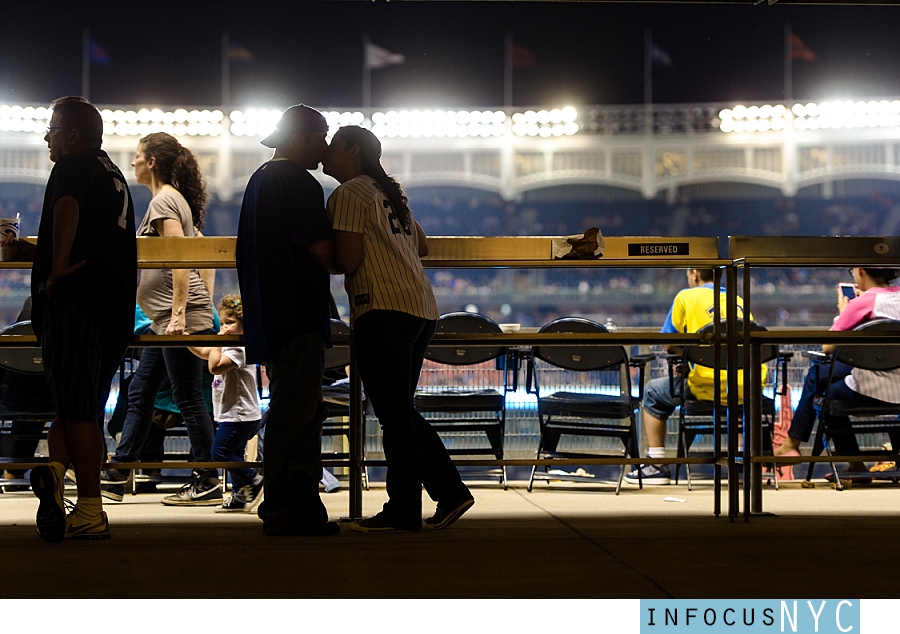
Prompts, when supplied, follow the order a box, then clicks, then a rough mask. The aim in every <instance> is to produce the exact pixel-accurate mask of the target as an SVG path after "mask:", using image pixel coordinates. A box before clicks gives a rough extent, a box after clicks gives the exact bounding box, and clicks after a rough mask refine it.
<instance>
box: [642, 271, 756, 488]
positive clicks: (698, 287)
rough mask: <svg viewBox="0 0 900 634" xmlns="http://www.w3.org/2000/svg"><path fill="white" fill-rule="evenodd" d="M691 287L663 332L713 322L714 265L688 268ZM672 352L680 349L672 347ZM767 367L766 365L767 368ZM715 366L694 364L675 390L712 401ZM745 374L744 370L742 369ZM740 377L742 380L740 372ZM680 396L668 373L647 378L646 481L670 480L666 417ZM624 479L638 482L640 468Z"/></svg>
mask: <svg viewBox="0 0 900 634" xmlns="http://www.w3.org/2000/svg"><path fill="white" fill-rule="evenodd" d="M687 280H688V288H686V289H684V290H683V291H680V292H679V293H678V294H677V295H676V296H675V299H674V301H673V302H672V307H671V308H670V309H669V314H668V316H667V317H666V321H665V323H664V324H663V327H662V328H661V330H660V332H664V333H677V332H697V331H698V330H700V329H701V328H702V327H703V326H706V325H707V324H710V323H712V321H713V314H714V311H715V305H714V302H715V291H714V289H713V270H712V269H688V270H687ZM719 293H720V298H719V299H720V305H719V312H720V314H721V315H722V316H723V317H724V316H725V308H726V302H725V289H724V288H720V289H719ZM737 313H738V317H743V316H744V307H743V301H742V300H741V298H738V308H737ZM668 351H669V352H672V353H674V352H680V350H679V349H676V348H672V347H670V348H669V350H668ZM764 371H765V369H764ZM713 373H714V371H713V369H712V368H707V367H703V366H692V367H691V368H690V370H689V372H688V375H687V382H685V381H684V377H683V372H681V373H678V374H676V376H675V386H674V387H675V393H676V394H680V392H681V390H684V393H685V398H688V397H691V398H695V399H697V400H703V401H711V400H712V399H713V387H714V385H713ZM741 374H742V373H741ZM720 380H721V382H722V395H723V398H724V395H725V392H726V380H727V379H726V373H725V372H722V373H721V376H720ZM738 380H739V381H740V380H741V376H740V375H739V377H738ZM680 400H681V399H680V397H677V396H674V395H673V394H672V390H671V388H670V385H669V377H667V376H665V377H660V378H658V379H652V380H650V381H648V382H647V385H646V387H645V388H644V403H643V405H644V411H643V416H642V422H643V425H644V429H646V430H647V444H648V445H649V447H648V449H647V457H648V458H650V459H651V460H652V461H654V462H655V463H656V464H646V465H641V467H640V469H641V480H642V481H643V484H644V485H649V486H653V485H665V484H669V468H668V467H667V466H665V465H663V464H659V463H661V462H663V459H664V458H665V457H666V421H667V420H668V419H669V416H671V415H672V413H673V412H674V411H675V408H676V407H678V404H679V401H680ZM625 481H626V482H629V483H630V484H638V470H637V469H634V470H633V471H631V473H629V474H628V475H626V476H625Z"/></svg>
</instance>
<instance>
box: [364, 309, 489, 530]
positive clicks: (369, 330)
mask: <svg viewBox="0 0 900 634" xmlns="http://www.w3.org/2000/svg"><path fill="white" fill-rule="evenodd" d="M434 328H435V322H434V321H433V320H427V319H422V318H419V317H414V316H412V315H408V314H406V313H401V312H397V311H390V310H372V311H369V312H367V313H365V314H364V315H362V316H361V317H360V318H359V319H357V320H356V323H355V324H354V333H353V345H354V351H355V353H356V361H357V364H358V365H359V374H360V377H361V378H362V382H363V384H364V385H365V386H366V398H367V399H368V400H369V402H370V403H371V404H372V408H373V409H374V411H375V415H376V416H377V417H378V422H379V423H380V424H381V429H382V444H383V446H384V457H385V460H386V462H387V493H388V497H389V498H390V499H389V500H388V502H387V503H386V504H385V505H384V509H383V510H382V517H383V518H384V520H385V521H386V522H387V523H388V524H390V525H391V526H394V527H396V528H401V529H409V530H417V529H419V528H421V526H422V486H423V485H424V487H425V490H426V491H427V492H428V495H429V496H430V497H431V499H432V500H435V501H436V502H437V503H438V505H439V506H441V507H442V508H454V507H456V506H457V505H459V504H460V503H461V502H463V501H464V500H467V499H470V498H471V497H472V494H471V493H470V492H469V490H468V488H466V485H465V484H463V482H462V479H461V478H460V477H459V471H457V470H456V466H455V465H454V464H453V461H452V460H451V459H450V455H449V454H448V453H447V449H446V448H445V447H444V443H443V442H442V441H441V437H440V436H439V435H438V433H437V432H436V431H434V429H433V428H432V427H431V425H429V424H428V421H426V420H425V419H424V418H423V417H422V415H421V414H419V412H417V411H416V409H415V407H414V405H413V398H414V396H415V392H416V385H417V384H418V382H419V372H420V371H421V370H422V362H423V361H424V359H425V350H426V349H427V348H428V343H429V342H430V341H431V336H432V335H433V334H434Z"/></svg>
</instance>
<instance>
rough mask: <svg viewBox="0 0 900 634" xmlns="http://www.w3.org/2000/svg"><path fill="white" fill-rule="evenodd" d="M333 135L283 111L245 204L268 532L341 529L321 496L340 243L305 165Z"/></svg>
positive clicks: (248, 317)
mask: <svg viewBox="0 0 900 634" xmlns="http://www.w3.org/2000/svg"><path fill="white" fill-rule="evenodd" d="M327 133H328V124H327V123H326V121H325V117H323V116H322V114H321V113H320V112H318V111H317V110H314V109H313V108H310V107H308V106H304V105H296V106H291V107H290V108H288V109H287V110H285V112H284V114H282V116H281V120H280V121H279V123H278V127H277V129H276V130H275V131H274V132H273V133H272V134H271V135H269V136H268V137H266V138H265V139H263V140H262V144H263V145H265V146H266V147H270V148H274V149H275V155H274V156H273V158H272V160H271V161H269V162H267V163H265V164H263V165H262V166H261V167H260V168H259V169H258V170H256V173H254V174H253V176H252V177H251V178H250V182H249V183H248V184H247V189H246V191H245V192H244V201H243V204H242V205H241V218H240V223H239V225H238V235H237V254H236V256H237V269H238V280H239V282H240V287H241V296H242V298H243V300H244V346H245V349H246V351H247V363H265V364H266V373H267V375H268V377H269V396H270V398H269V412H268V420H267V423H266V451H265V453H264V454H263V467H264V469H265V474H266V479H265V485H264V486H265V489H264V500H265V501H264V502H263V503H262V504H261V505H260V507H259V511H258V514H259V517H260V519H262V520H263V533H264V534H266V535H333V534H335V533H338V532H340V526H338V524H337V523H335V522H329V521H328V511H327V510H326V509H325V505H324V504H322V500H321V499H320V497H319V480H320V479H321V478H322V454H321V452H322V420H324V418H325V406H324V404H323V402H322V374H323V371H324V356H325V346H326V345H330V322H329V318H330V312H329V310H330V293H329V281H328V272H329V271H330V270H332V269H333V261H334V243H333V242H332V232H331V223H330V222H329V221H328V215H327V214H326V213H325V196H324V192H323V191H322V186H321V185H320V184H319V182H318V181H317V180H316V179H315V178H314V177H313V176H312V174H310V173H309V172H308V171H307V170H314V169H316V167H318V165H319V163H320V162H321V161H322V158H323V157H324V155H325V150H326V149H327V148H328V144H327V143H326V141H325V136H326V135H327Z"/></svg>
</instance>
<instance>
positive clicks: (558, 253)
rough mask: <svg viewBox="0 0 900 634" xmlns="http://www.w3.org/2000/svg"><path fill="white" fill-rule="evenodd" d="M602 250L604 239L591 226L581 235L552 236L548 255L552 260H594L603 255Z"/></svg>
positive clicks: (596, 229) (604, 249)
mask: <svg viewBox="0 0 900 634" xmlns="http://www.w3.org/2000/svg"><path fill="white" fill-rule="evenodd" d="M604 251H606V241H605V240H604V239H603V234H602V233H600V229H598V228H597V227H591V228H590V229H588V230H587V231H585V232H584V235H583V236H580V235H574V236H568V237H565V238H554V239H553V241H552V242H551V243H550V257H551V259H553V260H596V259H597V258H602V257H603V252H604Z"/></svg>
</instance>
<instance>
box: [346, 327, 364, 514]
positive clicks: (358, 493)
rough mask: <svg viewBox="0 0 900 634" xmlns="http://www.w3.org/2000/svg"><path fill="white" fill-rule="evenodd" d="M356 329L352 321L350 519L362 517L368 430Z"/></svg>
mask: <svg viewBox="0 0 900 634" xmlns="http://www.w3.org/2000/svg"><path fill="white" fill-rule="evenodd" d="M354 337H355V334H354V329H353V322H352V319H351V323H350V508H349V513H350V519H351V520H355V519H359V518H361V517H362V465H361V464H360V463H361V462H362V460H363V448H364V444H365V440H366V430H365V429H364V428H363V412H362V381H361V380H360V378H359V367H358V366H357V363H356V355H355V354H354V351H355V350H356V346H355V345H354V342H353V340H354Z"/></svg>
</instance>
